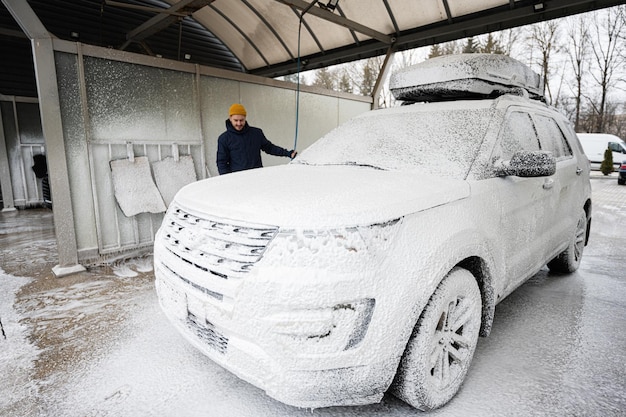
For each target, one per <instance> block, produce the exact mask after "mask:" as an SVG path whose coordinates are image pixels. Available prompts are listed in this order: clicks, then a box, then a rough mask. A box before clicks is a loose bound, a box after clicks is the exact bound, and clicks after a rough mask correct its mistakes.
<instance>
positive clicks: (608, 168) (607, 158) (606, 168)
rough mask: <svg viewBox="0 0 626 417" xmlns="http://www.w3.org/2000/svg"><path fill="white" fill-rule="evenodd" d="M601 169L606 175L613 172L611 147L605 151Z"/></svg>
mask: <svg viewBox="0 0 626 417" xmlns="http://www.w3.org/2000/svg"><path fill="white" fill-rule="evenodd" d="M600 171H602V173H603V174H604V175H609V174H610V173H611V172H613V152H611V150H610V149H609V148H607V149H606V151H604V160H603V161H602V163H601V164H600Z"/></svg>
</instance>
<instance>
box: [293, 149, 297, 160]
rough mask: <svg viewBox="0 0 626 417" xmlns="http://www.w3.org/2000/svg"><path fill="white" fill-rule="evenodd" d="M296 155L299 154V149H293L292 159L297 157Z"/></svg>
mask: <svg viewBox="0 0 626 417" xmlns="http://www.w3.org/2000/svg"><path fill="white" fill-rule="evenodd" d="M296 155H298V151H296V150H295V149H294V150H292V151H291V159H293V158H295V157H296Z"/></svg>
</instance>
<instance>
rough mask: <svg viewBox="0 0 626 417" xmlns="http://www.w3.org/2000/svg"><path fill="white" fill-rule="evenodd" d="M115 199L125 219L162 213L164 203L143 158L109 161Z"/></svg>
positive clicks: (146, 160)
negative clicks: (145, 214) (140, 214)
mask: <svg viewBox="0 0 626 417" xmlns="http://www.w3.org/2000/svg"><path fill="white" fill-rule="evenodd" d="M109 165H110V167H111V176H112V179H113V189H114V193H115V199H116V200H117V204H118V205H119V206H120V209H121V210H122V213H124V215H125V216H126V217H131V216H134V215H137V214H139V213H163V212H164V211H165V203H164V202H163V198H161V194H160V193H159V190H158V189H157V187H156V185H155V183H154V180H153V179H152V175H151V172H150V161H148V158H147V157H145V156H139V157H134V155H132V149H131V150H129V157H128V158H127V159H116V160H113V161H109Z"/></svg>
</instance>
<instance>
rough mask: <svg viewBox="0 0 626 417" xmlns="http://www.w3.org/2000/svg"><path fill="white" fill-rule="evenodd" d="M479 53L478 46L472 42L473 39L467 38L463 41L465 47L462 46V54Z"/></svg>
mask: <svg viewBox="0 0 626 417" xmlns="http://www.w3.org/2000/svg"><path fill="white" fill-rule="evenodd" d="M478 52H480V51H479V49H478V45H477V44H476V42H475V41H474V38H472V37H469V38H467V40H466V41H465V46H463V53H464V54H475V53H478Z"/></svg>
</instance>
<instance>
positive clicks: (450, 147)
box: [297, 104, 493, 179]
mask: <svg viewBox="0 0 626 417" xmlns="http://www.w3.org/2000/svg"><path fill="white" fill-rule="evenodd" d="M413 106H426V105H424V104H414V105H411V106H403V107H400V108H394V109H385V110H377V111H372V112H368V113H365V114H364V115H361V116H359V117H356V118H354V119H351V120H350V121H348V122H346V123H345V124H343V125H341V126H339V127H338V128H336V129H335V130H333V131H331V132H330V133H328V134H327V135H326V136H324V137H323V138H321V139H320V140H318V141H317V142H316V143H314V144H313V145H312V146H311V147H309V148H308V149H306V150H305V151H304V152H303V153H302V155H301V156H300V157H299V158H298V159H297V162H298V163H303V164H309V165H358V166H365V167H370V168H377V169H383V170H416V171H418V172H420V173H424V174H433V175H440V176H445V177H451V178H461V179H464V178H465V177H466V176H467V173H468V171H469V169H470V166H471V164H472V162H473V161H474V159H475V158H476V154H477V152H478V149H479V147H480V144H481V142H482V140H483V137H484V136H485V133H486V131H487V127H488V125H489V121H490V119H491V117H492V114H493V111H492V110H491V109H490V108H487V107H484V106H482V107H479V106H476V108H469V109H468V108H463V109H444V107H443V106H440V107H438V110H435V111H428V110H427V108H426V107H424V109H418V110H419V111H415V110H416V109H415V108H413V109H412V108H411V107H413ZM422 110H423V111H422Z"/></svg>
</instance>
